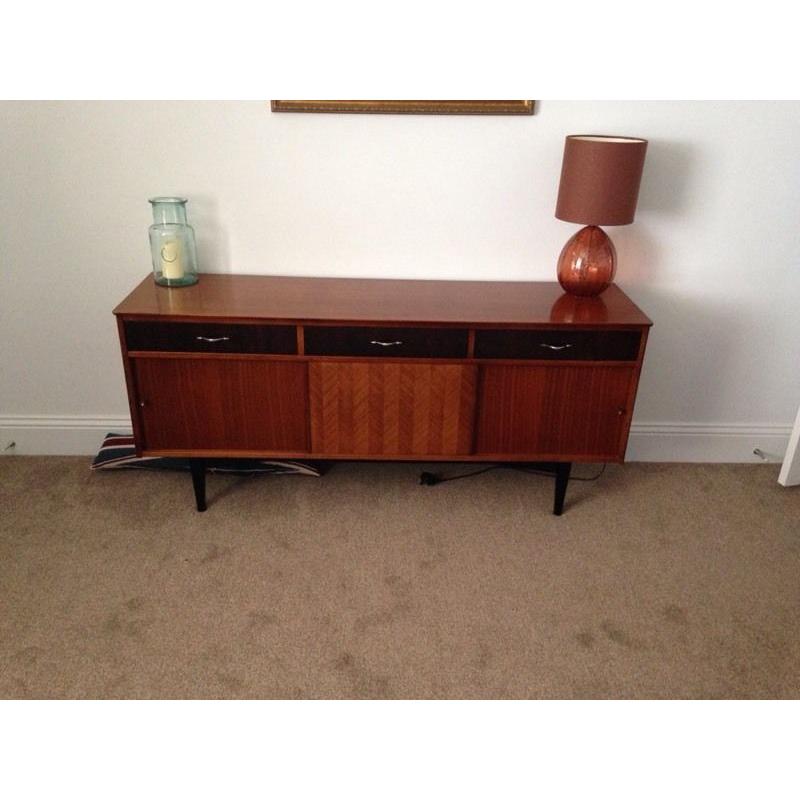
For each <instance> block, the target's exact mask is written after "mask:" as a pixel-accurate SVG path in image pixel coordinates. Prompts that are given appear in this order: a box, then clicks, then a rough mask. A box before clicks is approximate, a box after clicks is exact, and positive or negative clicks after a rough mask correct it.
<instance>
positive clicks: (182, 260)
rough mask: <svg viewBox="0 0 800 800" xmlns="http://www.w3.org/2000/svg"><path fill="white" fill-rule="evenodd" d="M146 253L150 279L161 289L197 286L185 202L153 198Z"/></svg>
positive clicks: (177, 199)
mask: <svg viewBox="0 0 800 800" xmlns="http://www.w3.org/2000/svg"><path fill="white" fill-rule="evenodd" d="M149 202H150V203H151V204H152V206H153V224H152V225H151V226H150V251H151V253H152V255H153V277H154V278H155V282H156V283H158V284H161V286H191V285H192V284H193V283H197V248H196V247H195V241H194V230H193V228H192V226H191V225H189V224H188V223H187V222H186V202H187V201H186V198H184V197H153V198H152V199H151V200H150V201H149Z"/></svg>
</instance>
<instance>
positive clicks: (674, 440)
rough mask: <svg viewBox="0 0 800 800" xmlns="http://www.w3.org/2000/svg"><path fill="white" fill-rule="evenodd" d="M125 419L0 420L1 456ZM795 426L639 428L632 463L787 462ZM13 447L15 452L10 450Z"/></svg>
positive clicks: (126, 427) (51, 450)
mask: <svg viewBox="0 0 800 800" xmlns="http://www.w3.org/2000/svg"><path fill="white" fill-rule="evenodd" d="M130 430H131V423H130V418H129V417H127V416H121V417H88V416H72V417H55V416H37V417H23V416H0V452H2V453H3V454H4V455H14V454H16V455H76V456H91V455H94V454H95V453H96V452H97V450H98V448H99V447H100V443H101V442H102V441H103V436H105V434H106V433H109V432H112V431H113V432H114V433H130ZM791 431H792V426H791V425H748V424H741V425H706V424H702V425H701V424H678V423H663V424H659V423H634V424H633V425H632V427H631V435H630V440H629V441H628V453H627V460H628V461H677V462H680V461H693V462H706V463H715V462H716V463H726V462H727V463H759V462H763V460H764V459H762V458H761V457H760V456H758V455H756V454H754V453H753V450H755V449H758V450H760V451H761V452H762V453H763V454H764V456H766V459H767V460H768V461H770V462H774V463H780V462H781V461H782V460H783V456H784V453H785V452H786V446H787V444H788V442H789V435H790V433H791ZM12 442H14V443H15V446H14V447H9V445H10V444H11V443H12Z"/></svg>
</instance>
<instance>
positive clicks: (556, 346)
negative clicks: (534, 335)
mask: <svg viewBox="0 0 800 800" xmlns="http://www.w3.org/2000/svg"><path fill="white" fill-rule="evenodd" d="M539 347H546V348H547V349H548V350H566V349H567V348H568V347H572V345H571V344H544V342H540V343H539Z"/></svg>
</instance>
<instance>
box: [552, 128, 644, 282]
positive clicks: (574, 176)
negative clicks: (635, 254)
mask: <svg viewBox="0 0 800 800" xmlns="http://www.w3.org/2000/svg"><path fill="white" fill-rule="evenodd" d="M646 150H647V140H646V139H634V138H630V137H627V136H567V138H566V141H565V143H564V160H563V163H562V165H561V182H560V183H559V187H558V202H557V203H556V217H557V218H558V219H563V220H565V221H567V222H577V223H580V224H582V225H585V226H586V227H585V228H581V230H579V231H578V232H577V233H576V234H575V235H574V236H573V237H572V238H571V239H570V240H569V241H568V242H567V243H566V244H565V245H564V249H563V250H562V251H561V255H560V256H559V258H558V282H559V283H560V284H561V286H562V287H563V288H564V291H565V292H567V293H569V294H574V295H580V296H594V295H598V294H600V293H601V292H603V291H605V290H606V289H607V288H608V287H609V286H610V285H611V282H612V281H613V280H614V273H615V272H616V268H617V254H616V251H615V250H614V244H613V242H612V241H611V239H609V238H608V234H606V232H605V231H604V230H602V228H600V227H598V226H599V225H630V223H631V222H633V215H634V213H635V211H636V200H637V198H638V196H639V183H640V181H641V178H642V167H643V166H644V156H645V151H646Z"/></svg>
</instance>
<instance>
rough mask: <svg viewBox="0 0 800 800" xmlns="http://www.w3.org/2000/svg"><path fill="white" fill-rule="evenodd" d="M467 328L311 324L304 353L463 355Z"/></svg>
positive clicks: (440, 356)
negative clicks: (351, 326) (346, 326)
mask: <svg viewBox="0 0 800 800" xmlns="http://www.w3.org/2000/svg"><path fill="white" fill-rule="evenodd" d="M467 339H468V331H466V330H458V329H454V328H371V327H353V328H342V327H338V326H327V325H325V326H323V325H314V326H307V327H306V329H305V348H306V355H313V356H377V357H383V358H466V355H467Z"/></svg>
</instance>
